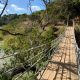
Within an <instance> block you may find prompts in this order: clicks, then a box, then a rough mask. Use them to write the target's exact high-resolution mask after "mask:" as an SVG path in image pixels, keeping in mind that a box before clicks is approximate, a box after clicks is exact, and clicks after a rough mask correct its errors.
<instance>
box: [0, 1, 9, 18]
mask: <svg viewBox="0 0 80 80" xmlns="http://www.w3.org/2000/svg"><path fill="white" fill-rule="evenodd" d="M7 4H8V0H6V2H5V5H4V8H3V10H2V12H1V14H0V17H1V16H2V14H3V13H4V11H5V9H6V7H7Z"/></svg>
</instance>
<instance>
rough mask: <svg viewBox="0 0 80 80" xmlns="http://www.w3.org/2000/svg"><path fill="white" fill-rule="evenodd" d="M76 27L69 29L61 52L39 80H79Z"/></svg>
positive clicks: (55, 56) (51, 61) (60, 46)
mask: <svg viewBox="0 0 80 80" xmlns="http://www.w3.org/2000/svg"><path fill="white" fill-rule="evenodd" d="M74 43H75V38H74V27H67V28H66V31H65V37H64V38H63V39H62V42H61V43H60V44H59V50H58V51H57V52H56V54H54V55H53V57H52V59H51V60H50V62H49V64H48V65H47V67H46V70H45V71H44V73H43V75H42V77H41V78H40V75H38V77H37V78H38V80H78V74H77V61H76V50H75V45H74Z"/></svg>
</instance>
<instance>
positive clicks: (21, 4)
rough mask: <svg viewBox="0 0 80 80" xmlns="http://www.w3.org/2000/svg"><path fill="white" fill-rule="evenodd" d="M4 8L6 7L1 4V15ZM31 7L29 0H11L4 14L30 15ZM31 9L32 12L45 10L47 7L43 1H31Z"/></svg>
mask: <svg viewBox="0 0 80 80" xmlns="http://www.w3.org/2000/svg"><path fill="white" fill-rule="evenodd" d="M3 7H4V5H3V4H0V13H1V11H2V8H3ZM29 7H30V6H29V0H9V2H8V6H7V8H6V10H5V12H4V14H24V13H26V14H30V13H31V11H30V8H29ZM31 9H32V12H35V11H40V10H45V6H44V3H43V2H42V0H31Z"/></svg>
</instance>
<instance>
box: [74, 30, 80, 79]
mask: <svg viewBox="0 0 80 80" xmlns="http://www.w3.org/2000/svg"><path fill="white" fill-rule="evenodd" d="M74 30H75V29H74ZM74 38H75V31H74ZM75 50H76V57H77V60H76V61H77V66H78V70H77V72H78V80H80V49H79V47H78V44H77V42H76V38H75Z"/></svg>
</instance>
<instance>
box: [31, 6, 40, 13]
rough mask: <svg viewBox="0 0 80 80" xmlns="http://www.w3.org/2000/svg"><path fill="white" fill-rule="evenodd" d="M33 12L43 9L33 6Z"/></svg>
mask: <svg viewBox="0 0 80 80" xmlns="http://www.w3.org/2000/svg"><path fill="white" fill-rule="evenodd" d="M31 9H32V11H33V12H34V11H40V10H41V8H40V7H39V6H31Z"/></svg>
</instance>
